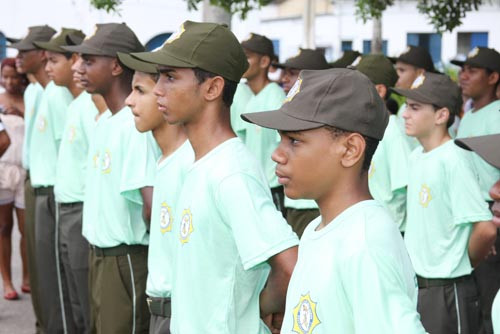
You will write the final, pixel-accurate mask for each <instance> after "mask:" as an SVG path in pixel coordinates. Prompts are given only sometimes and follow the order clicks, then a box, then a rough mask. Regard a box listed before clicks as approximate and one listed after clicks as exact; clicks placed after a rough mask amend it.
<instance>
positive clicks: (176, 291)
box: [170, 138, 298, 334]
mask: <svg viewBox="0 0 500 334" xmlns="http://www.w3.org/2000/svg"><path fill="white" fill-rule="evenodd" d="M175 219H177V222H178V223H176V224H174V227H173V235H174V237H175V238H176V242H175V253H176V254H175V261H174V262H175V263H174V270H173V285H172V305H173V308H172V322H171V327H170V329H171V331H172V333H173V334H181V333H182V334H200V333H203V334H211V333H214V334H234V333H254V334H257V333H259V334H261V333H269V330H268V329H267V327H266V326H265V325H264V323H263V322H262V321H261V320H260V315H259V313H260V312H259V295H260V292H261V290H262V288H263V287H264V284H265V282H266V280H267V276H268V274H269V268H270V266H269V264H268V263H267V262H266V261H267V260H268V259H269V258H270V257H272V256H274V255H275V254H277V253H280V252H282V251H283V250H285V249H288V248H290V247H293V246H295V245H297V244H298V238H297V236H296V235H295V233H293V231H292V229H291V228H290V226H289V225H288V224H287V222H286V221H285V219H284V218H283V217H282V216H281V213H280V212H279V211H277V210H276V207H275V205H274V203H273V201H272V198H271V192H270V190H269V186H268V184H267V181H266V178H265V176H264V174H263V173H262V170H261V167H260V165H259V162H258V161H257V160H256V159H255V158H254V157H253V155H252V154H251V153H250V152H249V150H248V149H247V148H246V147H245V145H244V144H243V143H242V142H241V140H240V139H239V138H232V139H229V140H227V141H225V142H224V143H222V144H220V145H219V146H217V147H216V148H214V149H213V150H212V151H210V152H209V153H207V154H206V155H205V156H203V157H202V158H201V159H199V160H198V161H196V162H195V163H194V164H193V165H192V166H191V167H190V168H189V170H188V171H187V174H186V178H185V180H184V185H183V187H182V191H181V193H180V195H179V201H178V202H177V209H176V214H175Z"/></svg>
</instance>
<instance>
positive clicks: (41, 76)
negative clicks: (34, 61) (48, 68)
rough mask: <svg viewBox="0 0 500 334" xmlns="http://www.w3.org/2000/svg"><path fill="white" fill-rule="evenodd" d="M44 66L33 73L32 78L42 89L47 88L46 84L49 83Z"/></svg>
mask: <svg viewBox="0 0 500 334" xmlns="http://www.w3.org/2000/svg"><path fill="white" fill-rule="evenodd" d="M44 67H45V65H44V66H41V67H40V68H39V69H38V70H37V71H36V72H35V73H33V76H34V77H35V79H36V81H38V83H39V84H40V85H42V87H43V88H45V87H47V85H48V83H49V82H50V78H49V76H48V75H47V72H45V69H44Z"/></svg>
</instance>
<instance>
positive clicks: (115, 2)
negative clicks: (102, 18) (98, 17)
mask: <svg viewBox="0 0 500 334" xmlns="http://www.w3.org/2000/svg"><path fill="white" fill-rule="evenodd" d="M122 2H123V0H90V4H91V5H92V6H94V7H95V8H97V9H104V10H105V11H106V12H108V13H110V12H115V13H118V10H119V9H118V8H119V7H120V5H121V4H122Z"/></svg>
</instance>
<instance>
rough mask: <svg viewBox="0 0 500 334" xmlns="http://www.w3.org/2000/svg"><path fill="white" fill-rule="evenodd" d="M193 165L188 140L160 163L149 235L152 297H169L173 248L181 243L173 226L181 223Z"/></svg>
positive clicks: (148, 286) (149, 280)
mask: <svg viewBox="0 0 500 334" xmlns="http://www.w3.org/2000/svg"><path fill="white" fill-rule="evenodd" d="M193 162H194V152H193V148H192V147H191V144H190V143H189V141H187V140H186V142H185V143H184V144H183V145H182V146H180V147H179V148H178V149H177V150H176V151H175V152H173V153H172V154H171V155H170V156H168V157H166V158H165V159H164V160H163V161H160V162H159V163H158V169H157V173H156V180H155V184H154V192H153V204H152V208H151V228H150V232H149V251H148V280H147V285H146V293H147V294H148V296H150V297H162V298H167V297H170V293H171V290H172V262H171V261H172V257H173V254H172V252H173V249H172V247H173V243H174V242H176V241H177V240H178V239H177V238H176V237H175V236H174V234H173V233H172V226H173V225H174V224H176V223H178V221H177V219H178V218H177V219H176V217H175V216H174V212H175V208H176V205H177V199H178V195H179V193H180V191H181V189H182V184H183V182H184V177H185V175H186V172H187V169H188V167H189V166H191V165H192V164H193Z"/></svg>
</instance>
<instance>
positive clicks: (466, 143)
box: [455, 134, 500, 168]
mask: <svg viewBox="0 0 500 334" xmlns="http://www.w3.org/2000/svg"><path fill="white" fill-rule="evenodd" d="M455 144H457V145H458V146H460V147H462V148H464V149H466V150H469V151H474V152H476V153H477V154H479V156H480V157H481V158H483V159H484V160H485V161H486V162H488V163H489V164H490V165H492V166H493V167H496V168H500V150H499V149H498V148H499V147H500V134H494V135H487V136H478V137H469V138H460V139H455Z"/></svg>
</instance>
